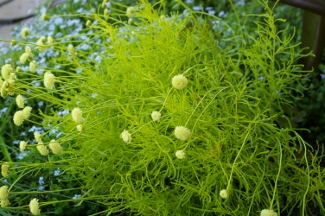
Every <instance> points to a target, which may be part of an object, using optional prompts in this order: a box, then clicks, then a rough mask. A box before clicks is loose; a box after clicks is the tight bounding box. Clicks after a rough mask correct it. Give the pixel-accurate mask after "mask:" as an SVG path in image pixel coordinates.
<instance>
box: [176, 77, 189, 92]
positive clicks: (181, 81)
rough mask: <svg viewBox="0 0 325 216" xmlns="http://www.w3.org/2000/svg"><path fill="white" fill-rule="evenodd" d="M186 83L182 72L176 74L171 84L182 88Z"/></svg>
mask: <svg viewBox="0 0 325 216" xmlns="http://www.w3.org/2000/svg"><path fill="white" fill-rule="evenodd" d="M187 84H188V80H187V78H186V77H185V76H184V75H183V74H179V75H176V76H174V77H173V79H172V85H173V87H174V88H175V89H179V90H180V89H184V88H185V87H186V86H187Z"/></svg>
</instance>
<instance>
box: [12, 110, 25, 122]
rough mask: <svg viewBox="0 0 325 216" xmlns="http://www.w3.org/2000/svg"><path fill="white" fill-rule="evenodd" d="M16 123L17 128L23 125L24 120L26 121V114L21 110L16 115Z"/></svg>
mask: <svg viewBox="0 0 325 216" xmlns="http://www.w3.org/2000/svg"><path fill="white" fill-rule="evenodd" d="M13 119H14V123H15V125H17V126H20V125H22V124H23V122H24V120H25V116H24V112H23V111H21V110H19V111H17V112H16V113H15V114H14V118H13Z"/></svg>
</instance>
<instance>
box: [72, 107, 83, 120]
mask: <svg viewBox="0 0 325 216" xmlns="http://www.w3.org/2000/svg"><path fill="white" fill-rule="evenodd" d="M71 116H72V119H73V121H75V122H76V123H77V124H80V123H81V122H82V110H81V109H80V108H79V107H76V108H74V109H73V110H72V111H71Z"/></svg>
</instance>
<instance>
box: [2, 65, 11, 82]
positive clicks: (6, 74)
mask: <svg viewBox="0 0 325 216" xmlns="http://www.w3.org/2000/svg"><path fill="white" fill-rule="evenodd" d="M13 71H14V69H13V68H12V67H11V65H10V64H5V65H4V66H2V68H1V75H2V77H3V78H4V79H5V80H9V79H10V74H11V73H12V72H13Z"/></svg>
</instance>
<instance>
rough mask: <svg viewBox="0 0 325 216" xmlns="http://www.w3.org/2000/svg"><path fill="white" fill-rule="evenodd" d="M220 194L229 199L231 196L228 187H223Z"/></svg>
mask: <svg viewBox="0 0 325 216" xmlns="http://www.w3.org/2000/svg"><path fill="white" fill-rule="evenodd" d="M219 195H220V196H221V198H222V199H227V198H228V196H229V194H228V191H227V190H226V189H222V190H221V191H220V193H219Z"/></svg>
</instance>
